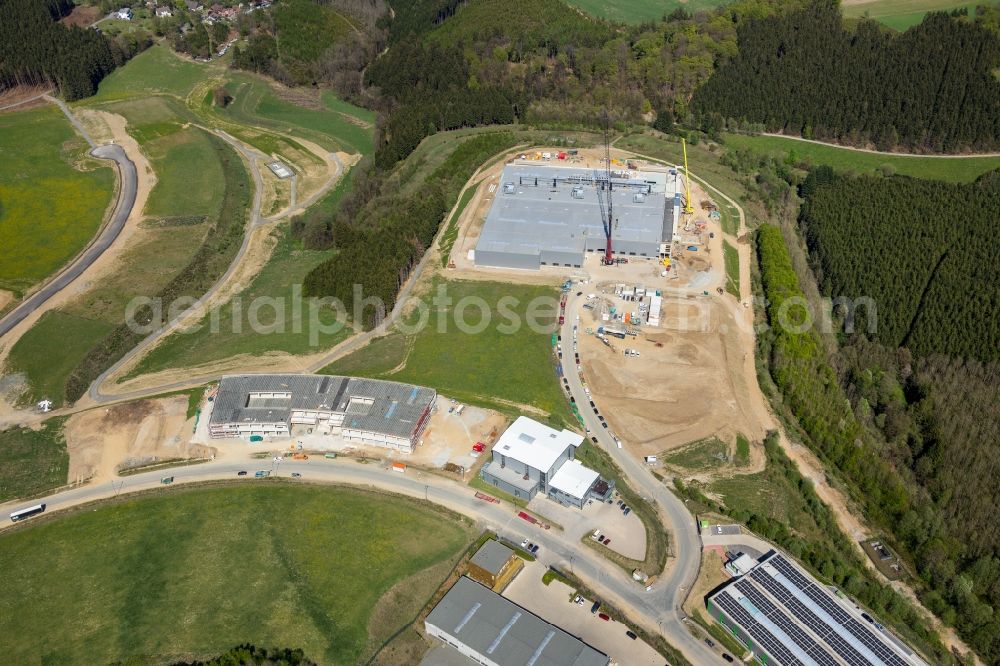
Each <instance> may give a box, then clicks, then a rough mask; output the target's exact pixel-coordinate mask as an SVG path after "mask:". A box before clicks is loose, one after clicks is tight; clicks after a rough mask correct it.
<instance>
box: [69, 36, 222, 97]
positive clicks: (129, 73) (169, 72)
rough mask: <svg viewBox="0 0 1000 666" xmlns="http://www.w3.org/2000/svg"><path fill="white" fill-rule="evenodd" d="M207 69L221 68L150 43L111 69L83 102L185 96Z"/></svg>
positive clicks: (217, 69) (215, 69)
mask: <svg viewBox="0 0 1000 666" xmlns="http://www.w3.org/2000/svg"><path fill="white" fill-rule="evenodd" d="M210 71H220V72H221V71H224V70H222V68H220V67H218V66H215V67H212V66H206V65H201V64H198V63H195V62H192V61H190V60H187V59H185V58H182V57H181V56H177V55H174V54H173V53H171V52H170V48H169V47H167V46H152V47H150V48H148V49H146V50H145V51H143V52H142V53H140V54H139V55H137V56H136V57H134V58H132V59H131V60H129V61H128V63H127V64H126V65H125V66H124V67H119V68H118V69H116V70H115V71H113V72H111V74H109V75H108V76H106V77H105V78H104V79H103V80H102V81H101V84H100V86H98V89H97V95H95V96H94V97H91V98H89V99H87V100H86V102H85V103H86V104H88V105H89V104H99V103H102V102H108V101H112V100H116V99H122V98H125V97H135V96H148V95H156V94H165V95H173V96H174V97H184V96H185V95H187V94H188V92H190V91H191V89H192V88H193V87H194V86H195V85H196V84H197V83H198V82H199V81H200V80H202V79H203V78H205V76H206V74H207V73H208V72H210Z"/></svg>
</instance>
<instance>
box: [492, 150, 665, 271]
mask: <svg viewBox="0 0 1000 666" xmlns="http://www.w3.org/2000/svg"><path fill="white" fill-rule="evenodd" d="M607 182H608V180H607V174H606V172H604V171H602V170H594V169H583V168H579V167H567V166H546V165H537V164H511V165H508V166H507V167H505V168H504V170H503V175H502V176H501V180H500V184H499V187H498V188H497V191H496V198H495V199H494V200H493V204H492V206H491V207H490V211H489V213H488V214H487V216H486V221H485V222H484V224H483V228H482V231H481V232H480V235H479V240H478V241H477V243H476V249H475V253H474V259H475V263H476V265H477V266H496V267H501V268H526V269H539V268H541V267H543V266H563V267H567V266H568V267H579V266H581V265H583V259H584V256H585V254H586V253H587V252H600V253H603V252H604V249H605V244H606V238H605V234H604V225H603V222H602V220H603V219H604V217H603V216H604V213H603V211H605V210H607V206H608V201H609V197H610V198H611V201H612V204H613V216H612V232H611V240H612V249H613V251H614V254H615V255H616V256H618V257H651V258H654V259H658V258H661V257H666V256H669V252H670V243H671V241H672V239H673V235H674V230H675V228H676V224H677V216H678V214H679V208H678V207H677V206H676V201H677V199H676V189H677V188H676V182H677V175H676V171H673V172H670V173H665V172H660V171H651V172H628V173H618V174H617V175H616V174H615V173H614V172H613V173H612V180H611V182H612V188H611V191H610V192H609V191H608V189H607Z"/></svg>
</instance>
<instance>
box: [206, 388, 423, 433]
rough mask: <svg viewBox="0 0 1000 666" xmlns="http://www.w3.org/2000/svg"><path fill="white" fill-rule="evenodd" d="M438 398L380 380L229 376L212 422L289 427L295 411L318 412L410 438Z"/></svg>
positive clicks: (357, 426)
mask: <svg viewBox="0 0 1000 666" xmlns="http://www.w3.org/2000/svg"><path fill="white" fill-rule="evenodd" d="M286 393H287V394H291V395H290V396H289V397H283V396H282V395H281V394H286ZM259 394H264V395H263V396H261V395H259ZM275 394H277V395H275ZM436 396H437V393H436V392H435V391H434V390H433V389H429V388H423V387H420V386H413V385H411V384H400V383H398V382H388V381H384V380H381V379H361V378H358V377H339V376H332V375H230V376H226V377H223V378H222V381H221V382H219V392H218V395H217V396H216V397H215V406H214V408H213V409H212V418H211V420H210V423H211V424H222V423H274V422H277V421H284V422H286V423H287V422H288V421H289V419H290V417H291V413H292V411H298V410H306V411H313V410H315V411H324V412H331V413H340V414H344V415H345V416H344V427H345V428H354V429H358V430H367V431H370V432H378V433H384V434H387V435H394V436H397V437H409V436H411V435H412V433H413V431H414V429H415V428H416V427H417V425H418V424H419V422H420V419H421V417H422V416H423V415H424V412H425V411H426V410H427V409H428V408H429V407H430V406H431V405H432V404H433V402H434V398H435V397H436ZM352 398H357V399H358V400H352Z"/></svg>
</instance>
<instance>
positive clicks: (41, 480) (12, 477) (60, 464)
mask: <svg viewBox="0 0 1000 666" xmlns="http://www.w3.org/2000/svg"><path fill="white" fill-rule="evenodd" d="M65 421H66V417H56V418H50V419H48V420H47V421H44V422H43V423H42V424H41V427H40V428H39V429H38V430H34V429H32V428H11V429H9V430H3V431H0V502H7V501H9V500H12V499H18V498H21V499H27V498H29V497H35V496H38V495H41V494H43V493H45V492H46V491H49V490H52V489H53V488H58V487H60V486H64V485H66V474H67V472H68V470H69V454H68V453H67V452H66V440H65V438H64V437H63V432H62V429H63V423H64V422H65ZM4 520H6V517H4Z"/></svg>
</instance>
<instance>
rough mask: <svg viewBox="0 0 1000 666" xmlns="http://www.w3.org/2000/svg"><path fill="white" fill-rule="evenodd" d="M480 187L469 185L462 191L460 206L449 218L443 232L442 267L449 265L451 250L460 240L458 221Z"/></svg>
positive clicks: (476, 184)
mask: <svg viewBox="0 0 1000 666" xmlns="http://www.w3.org/2000/svg"><path fill="white" fill-rule="evenodd" d="M480 182H482V181H480ZM478 187H479V183H475V184H473V185H469V188H468V189H467V190H465V192H463V193H462V196H461V198H460V199H459V200H458V206H457V207H456V208H455V212H454V213H452V215H451V217H450V218H448V226H447V227H445V230H444V233H443V234H441V266H442V267H444V266H447V265H448V258H449V257H451V250H452V248H453V247H455V241H456V240H458V221H459V219H461V217H462V213H463V212H465V207H466V206H468V205H469V202H470V201H472V197H474V196H475V195H476V189H478Z"/></svg>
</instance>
